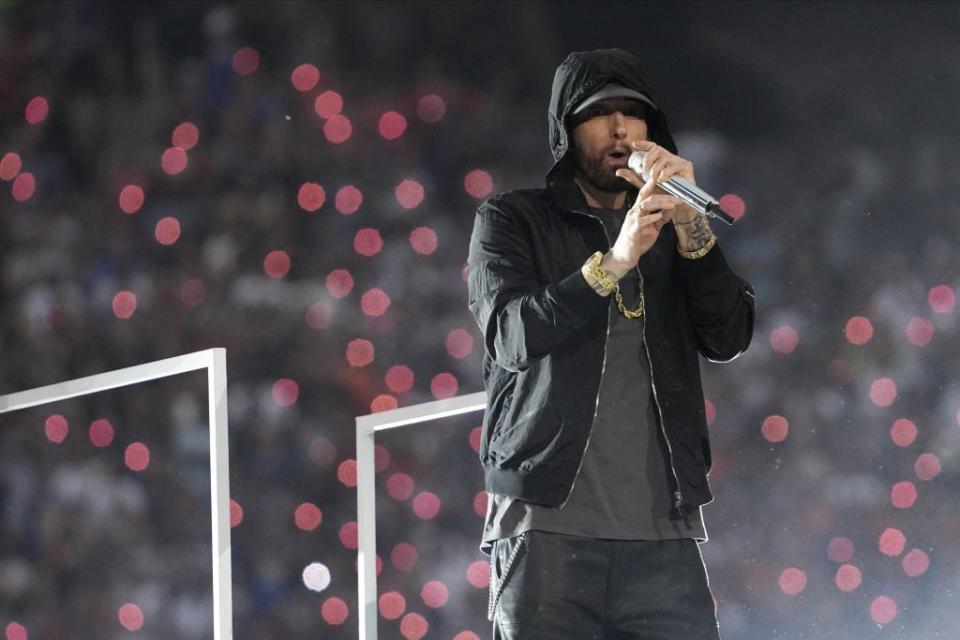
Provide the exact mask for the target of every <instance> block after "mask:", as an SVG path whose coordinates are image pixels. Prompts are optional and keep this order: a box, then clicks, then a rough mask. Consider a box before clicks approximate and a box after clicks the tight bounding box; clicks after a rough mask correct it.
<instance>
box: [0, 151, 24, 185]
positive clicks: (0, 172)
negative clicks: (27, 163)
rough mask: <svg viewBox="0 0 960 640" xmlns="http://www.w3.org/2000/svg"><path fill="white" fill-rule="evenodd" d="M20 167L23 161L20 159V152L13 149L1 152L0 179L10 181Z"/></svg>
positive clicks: (18, 171)
mask: <svg viewBox="0 0 960 640" xmlns="http://www.w3.org/2000/svg"><path fill="white" fill-rule="evenodd" d="M22 168H23V161H22V160H21V159H20V154H18V153H14V152H13V151H10V152H8V153H5V154H3V158H0V180H3V181H4V182H10V181H11V180H13V179H14V178H16V177H17V174H18V173H20V169H22Z"/></svg>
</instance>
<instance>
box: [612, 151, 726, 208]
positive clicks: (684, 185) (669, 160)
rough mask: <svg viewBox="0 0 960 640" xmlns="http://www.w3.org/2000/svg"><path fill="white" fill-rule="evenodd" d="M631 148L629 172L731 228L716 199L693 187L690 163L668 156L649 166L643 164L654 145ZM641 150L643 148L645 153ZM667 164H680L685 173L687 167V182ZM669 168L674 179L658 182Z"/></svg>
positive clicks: (695, 186) (628, 162)
mask: <svg viewBox="0 0 960 640" xmlns="http://www.w3.org/2000/svg"><path fill="white" fill-rule="evenodd" d="M633 147H634V149H635V151H634V152H633V153H632V154H630V158H629V160H628V161H627V166H628V167H630V169H632V170H633V171H634V172H635V173H636V174H637V175H639V176H641V177H642V178H643V179H644V180H645V181H649V180H650V178H651V177H652V176H654V177H656V178H657V181H656V184H657V186H658V187H660V188H661V189H663V190H664V191H666V192H667V193H669V194H670V195H672V196H675V197H676V198H679V199H680V200H681V201H682V202H684V203H685V204H687V205H689V206H690V207H692V208H694V209H696V210H697V211H699V212H700V213H702V214H705V215H708V216H710V217H713V218H716V219H718V220H722V221H723V222H725V223H726V224H733V222H734V219H733V217H732V216H731V215H730V214H729V213H727V212H726V211H724V210H723V209H721V208H720V203H719V202H717V199H716V198H714V197H713V196H711V195H710V194H708V193H707V192H706V191H704V190H703V189H700V188H699V187H698V186H697V185H695V184H693V182H692V174H693V167H692V165H691V164H690V162H689V161H687V160H683V159H682V158H678V157H677V156H675V155H673V154H670V153H669V152H667V153H666V154H661V156H663V157H660V158H657V159H654V160H653V161H652V162H650V163H647V162H645V161H646V156H647V153H648V152H652V151H653V149H654V148H656V145H655V144H653V143H652V142H649V141H644V142H640V143H634V145H633ZM642 147H646V148H645V149H644V148H642ZM664 151H665V150H664ZM645 164H649V167H648V168H646V169H645V168H644V165H645ZM670 164H674V165H678V164H683V165H685V166H683V167H682V168H683V169H687V168H688V167H689V173H690V174H691V180H687V179H686V178H684V177H682V176H680V175H677V172H676V169H677V168H678V167H676V166H675V167H670V166H669V165H670ZM671 168H672V169H674V171H671V173H672V174H673V175H671V176H670V177H669V178H668V179H666V180H663V181H661V180H660V176H661V175H662V174H663V173H664V171H668V170H670V169H671ZM618 175H619V173H618ZM621 177H624V176H621ZM624 179H626V178H624Z"/></svg>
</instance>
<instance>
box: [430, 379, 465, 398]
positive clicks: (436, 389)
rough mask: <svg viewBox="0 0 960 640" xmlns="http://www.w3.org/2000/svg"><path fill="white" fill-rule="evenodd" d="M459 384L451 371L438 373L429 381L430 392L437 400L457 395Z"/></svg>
mask: <svg viewBox="0 0 960 640" xmlns="http://www.w3.org/2000/svg"><path fill="white" fill-rule="evenodd" d="M459 387H460V385H459V383H458V382H457V379H456V378H455V377H454V375H453V374H452V373H439V374H437V375H435V376H434V377H433V380H431V381H430V392H431V393H432V394H433V397H434V398H436V399H438V400H443V399H444V398H452V397H453V396H455V395H457V389H459Z"/></svg>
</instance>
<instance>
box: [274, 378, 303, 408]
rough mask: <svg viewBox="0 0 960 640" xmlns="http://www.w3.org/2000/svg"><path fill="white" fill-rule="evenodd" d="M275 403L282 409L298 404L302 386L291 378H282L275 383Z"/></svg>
mask: <svg viewBox="0 0 960 640" xmlns="http://www.w3.org/2000/svg"><path fill="white" fill-rule="evenodd" d="M271 391H272V394H273V401H274V402H276V403H277V404H278V405H280V406H281V407H290V406H293V405H295V404H296V403H297V398H298V397H300V385H298V384H297V382H296V380H291V379H290V378H280V379H279V380H277V381H276V382H274V383H273V389H272V390H271Z"/></svg>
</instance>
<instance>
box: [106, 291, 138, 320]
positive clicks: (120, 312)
mask: <svg viewBox="0 0 960 640" xmlns="http://www.w3.org/2000/svg"><path fill="white" fill-rule="evenodd" d="M110 306H111V308H112V309H113V315H114V316H116V317H117V318H119V319H120V320H127V319H129V318H130V317H131V316H132V315H133V314H134V312H135V311H136V310H137V296H135V295H134V294H133V293H131V292H130V291H121V292H119V293H117V295H115V296H113V301H112V302H111V303H110Z"/></svg>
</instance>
